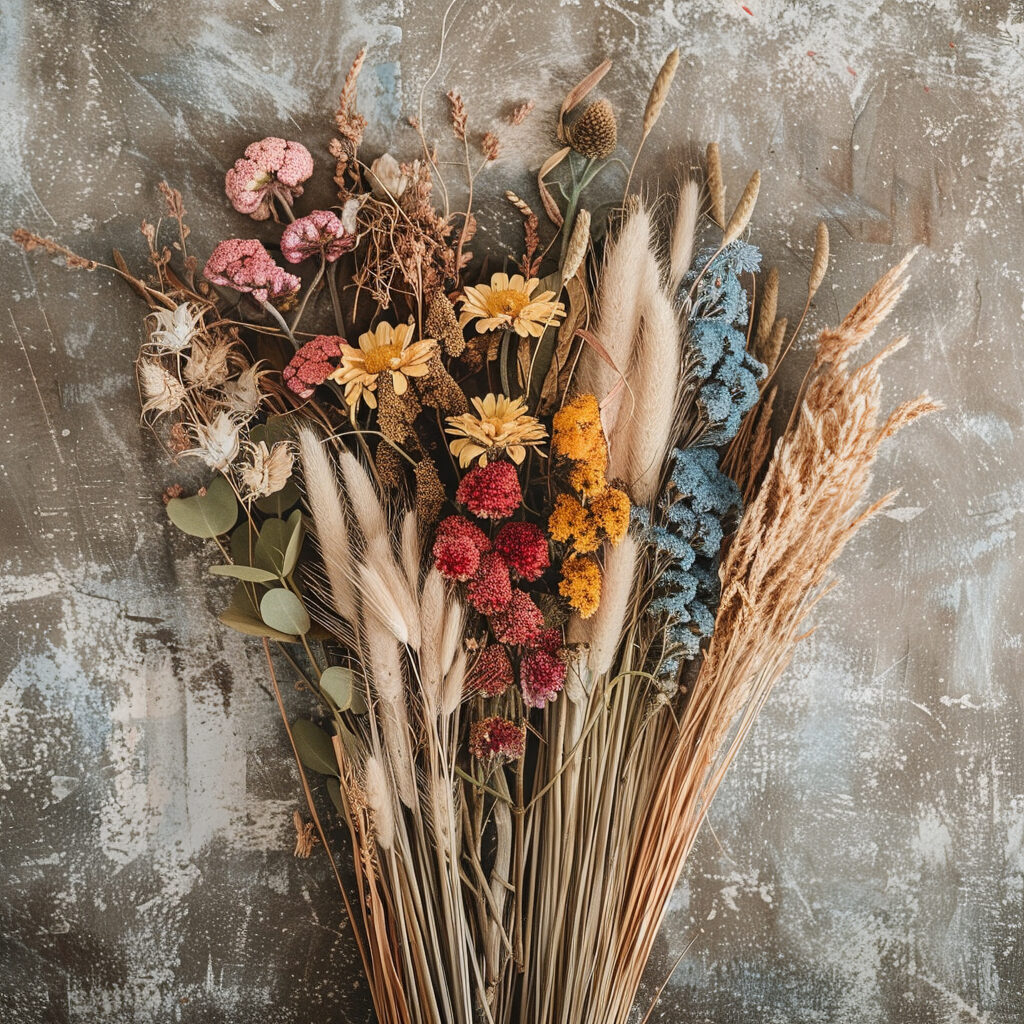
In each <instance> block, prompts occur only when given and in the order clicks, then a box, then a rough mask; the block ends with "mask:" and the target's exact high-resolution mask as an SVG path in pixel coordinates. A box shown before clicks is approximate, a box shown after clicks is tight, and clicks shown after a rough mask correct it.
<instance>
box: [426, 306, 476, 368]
mask: <svg viewBox="0 0 1024 1024" xmlns="http://www.w3.org/2000/svg"><path fill="white" fill-rule="evenodd" d="M424 326H425V327H426V333H427V337H430V338H436V339H437V340H438V341H440V342H441V344H442V345H443V346H444V350H445V352H446V353H447V354H448V355H450V356H458V355H461V354H462V350H463V349H464V348H465V347H466V339H465V337H464V336H463V333H462V328H461V327H460V326H459V321H458V320H457V319H456V317H455V309H454V307H453V306H452V304H451V302H450V301H449V299H448V296H447V295H445V293H444V292H443V291H438V292H437V294H436V295H435V296H434V297H433V299H431V301H430V309H429V310H428V311H427V319H426V323H425V324H424Z"/></svg>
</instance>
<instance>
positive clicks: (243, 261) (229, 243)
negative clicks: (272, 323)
mask: <svg viewBox="0 0 1024 1024" xmlns="http://www.w3.org/2000/svg"><path fill="white" fill-rule="evenodd" d="M203 274H204V275H205V277H206V280H207V281H209V282H210V283H211V284H219V285H224V286H225V287H227V288H234V289H235V291H236V292H248V293H249V294H251V295H252V297H253V298H254V299H255V300H256V301H257V302H261V303H262V302H268V301H269V300H270V299H278V298H281V297H283V296H286V295H290V294H291V293H292V292H295V291H298V289H299V285H300V284H301V283H302V282H301V281H300V280H299V279H298V278H297V277H296V276H295V275H294V274H289V273H288V272H287V271H285V270H282V269H281V268H280V267H279V266H278V265H277V264H276V263H275V262H274V259H273V257H272V256H271V255H270V253H269V252H267V250H266V249H264V248H263V243H262V242H258V241H257V240H256V239H255V238H228V239H226V240H225V241H223V242H221V243H220V244H219V245H218V246H217V248H216V249H214V250H213V255H212V256H210V258H209V259H208V260H207V261H206V266H205V267H204V268H203Z"/></svg>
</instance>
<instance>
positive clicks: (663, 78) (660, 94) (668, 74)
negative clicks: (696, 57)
mask: <svg viewBox="0 0 1024 1024" xmlns="http://www.w3.org/2000/svg"><path fill="white" fill-rule="evenodd" d="M677 67H679V47H678V46H677V47H676V48H675V49H674V50H673V51H672V52H671V53H670V54H669V55H668V56H667V57H666V58H665V63H664V64H662V65H661V70H660V71H659V72H658V77H657V78H655V80H654V85H652V86H651V94H650V96H648V97H647V107H646V109H645V110H644V127H643V135H644V138H646V137H647V135H648V134H650V131H651V129H652V128H653V127H654V123H655V121H657V120H658V118H659V116H660V115H661V108H662V107H664V106H665V100H666V99H667V98H668V91H669V89H670V88H671V87H672V79H673V78H675V77H676V68H677Z"/></svg>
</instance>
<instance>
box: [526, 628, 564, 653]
mask: <svg viewBox="0 0 1024 1024" xmlns="http://www.w3.org/2000/svg"><path fill="white" fill-rule="evenodd" d="M530 647H532V648H533V650H535V651H544V652H545V653H546V654H557V653H558V652H559V651H560V650H561V649H562V647H563V644H562V631H561V630H560V629H558V628H557V627H556V626H552V628H551V629H542V630H541V631H540V632H539V633H538V634H537V635H536V636H535V637H534V638H533V639H532V640H531V641H530Z"/></svg>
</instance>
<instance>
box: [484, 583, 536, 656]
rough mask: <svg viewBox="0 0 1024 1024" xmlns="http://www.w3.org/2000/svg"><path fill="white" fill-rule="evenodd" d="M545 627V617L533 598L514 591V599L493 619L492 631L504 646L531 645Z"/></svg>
mask: <svg viewBox="0 0 1024 1024" xmlns="http://www.w3.org/2000/svg"><path fill="white" fill-rule="evenodd" d="M543 625H544V615H543V613H542V612H541V610H540V609H539V608H538V607H537V605H536V604H534V602H533V598H531V597H530V595H529V594H527V593H525V592H524V591H522V590H513V591H512V599H511V600H510V601H509V602H508V604H507V605H506V606H505V607H504V608H503V609H502V611H501V612H500V613H499V614H497V615H494V616H492V617H491V630H492V631H493V632H494V636H495V638H496V639H498V640H500V641H501V643H503V644H512V645H520V644H530V643H533V641H534V640H535V639H536V638H537V635H538V634H539V633H540V631H541V628H542V627H543Z"/></svg>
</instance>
